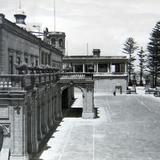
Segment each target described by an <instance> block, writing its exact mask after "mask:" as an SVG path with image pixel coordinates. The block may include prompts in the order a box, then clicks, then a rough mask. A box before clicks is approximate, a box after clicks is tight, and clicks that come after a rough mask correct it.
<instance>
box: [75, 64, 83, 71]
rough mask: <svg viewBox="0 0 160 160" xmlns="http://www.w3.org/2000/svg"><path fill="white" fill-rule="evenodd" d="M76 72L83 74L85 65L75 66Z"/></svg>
mask: <svg viewBox="0 0 160 160" xmlns="http://www.w3.org/2000/svg"><path fill="white" fill-rule="evenodd" d="M75 72H83V65H75Z"/></svg>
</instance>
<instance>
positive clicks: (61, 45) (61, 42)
mask: <svg viewBox="0 0 160 160" xmlns="http://www.w3.org/2000/svg"><path fill="white" fill-rule="evenodd" d="M58 42H59V46H60V47H63V39H59V41H58Z"/></svg>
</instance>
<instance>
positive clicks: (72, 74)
mask: <svg viewBox="0 0 160 160" xmlns="http://www.w3.org/2000/svg"><path fill="white" fill-rule="evenodd" d="M60 79H73V80H74V79H84V80H85V79H91V80H92V79H93V74H92V73H87V72H86V73H81V72H79V73H78V72H64V73H60Z"/></svg>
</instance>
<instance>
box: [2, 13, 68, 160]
mask: <svg viewBox="0 0 160 160" xmlns="http://www.w3.org/2000/svg"><path fill="white" fill-rule="evenodd" d="M15 18H16V24H15V23H12V22H10V21H9V20H7V19H6V18H5V16H4V15H3V14H0V141H1V142H0V150H1V149H2V150H1V152H0V159H11V160H13V159H14V160H22V159H23V160H25V159H26V160H28V159H30V157H31V155H33V154H35V153H37V152H38V151H40V149H41V148H42V146H43V145H44V144H45V142H46V140H47V137H49V134H50V132H51V130H53V128H54V127H55V124H56V123H57V121H58V120H60V119H61V118H62V109H61V101H62V100H61V93H60V89H59V86H58V84H57V81H58V77H57V76H56V75H55V73H56V72H60V71H61V69H62V57H63V54H64V50H65V45H64V42H65V33H63V32H48V31H47V32H45V34H44V40H42V39H40V38H38V37H36V36H35V35H33V34H31V33H30V32H29V31H27V29H26V25H25V18H26V15H25V14H24V12H21V11H18V13H16V14H15ZM54 36H55V39H54V44H53V43H52V41H53V38H54ZM6 156H7V157H6Z"/></svg>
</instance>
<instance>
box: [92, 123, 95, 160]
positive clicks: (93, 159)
mask: <svg viewBox="0 0 160 160" xmlns="http://www.w3.org/2000/svg"><path fill="white" fill-rule="evenodd" d="M94 151H95V124H94V122H93V158H92V160H95V152H94Z"/></svg>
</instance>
